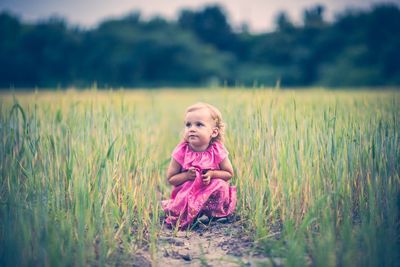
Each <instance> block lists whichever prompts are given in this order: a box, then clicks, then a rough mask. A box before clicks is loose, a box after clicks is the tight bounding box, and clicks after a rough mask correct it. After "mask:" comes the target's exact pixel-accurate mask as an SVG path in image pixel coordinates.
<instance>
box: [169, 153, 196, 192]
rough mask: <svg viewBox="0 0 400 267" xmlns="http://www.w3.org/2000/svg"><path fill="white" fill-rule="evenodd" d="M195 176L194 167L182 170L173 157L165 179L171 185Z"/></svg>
mask: <svg viewBox="0 0 400 267" xmlns="http://www.w3.org/2000/svg"><path fill="white" fill-rule="evenodd" d="M195 178H196V169H195V168H194V167H191V168H190V169H189V170H188V171H185V172H182V166H181V165H180V164H179V163H178V162H177V161H176V160H175V159H174V158H172V159H171V162H170V163H169V166H168V170H167V179H168V182H169V183H170V184H171V185H175V186H177V185H180V184H182V183H184V182H186V181H188V180H194V179H195Z"/></svg>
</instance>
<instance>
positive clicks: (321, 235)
mask: <svg viewBox="0 0 400 267" xmlns="http://www.w3.org/2000/svg"><path fill="white" fill-rule="evenodd" d="M197 101H206V102H209V103H211V104H213V105H215V106H217V107H219V108H220V110H221V112H222V114H223V116H224V119H225V121H226V124H227V130H226V143H225V145H226V147H227V148H228V150H229V151H230V157H231V160H232V163H233V165H234V169H235V177H234V178H233V179H232V183H233V184H234V185H236V186H237V188H238V205H237V213H238V214H240V215H241V216H242V218H245V219H246V220H247V222H248V223H247V226H248V227H249V230H251V232H252V233H253V234H254V238H255V240H256V242H257V243H258V244H259V245H260V246H261V247H262V248H263V249H264V250H265V253H267V254H268V255H271V256H274V257H283V258H284V259H285V262H286V265H288V266H299V265H306V264H310V263H312V264H314V265H316V266H395V265H397V264H398V262H399V261H400V255H399V251H400V244H399V242H400V241H399V221H400V214H399V210H400V193H399V192H400V175H399V173H400V145H399V144H400V136H399V129H400V127H399V115H400V108H399V106H400V93H399V92H398V91H381V92H378V91H350V92H345V91H325V90H315V89H314V90H301V91H279V90H253V89H252V90H250V89H249V90H245V89H243V90H239V89H236V90H228V89H218V90H217V89H214V90H212V89H204V90H192V91H191V90H162V91H104V92H100V91H96V90H89V91H83V92H76V91H66V92H35V93H2V94H1V95H0V105H1V106H0V155H1V163H0V168H1V180H0V265H1V266H71V265H75V266H82V265H88V264H89V265H107V264H112V265H114V264H116V263H118V262H119V261H121V260H123V258H124V257H127V255H129V254H130V253H135V251H136V250H137V249H138V248H139V247H141V246H143V245H146V244H147V245H149V246H150V251H151V252H152V254H153V255H155V252H156V249H157V248H156V246H155V240H156V238H157V232H158V231H159V228H160V224H159V216H160V214H161V209H160V206H159V200H161V199H165V198H168V196H169V192H170V190H171V187H170V186H169V185H168V184H167V183H166V178H165V170H166V167H167V165H168V162H169V158H170V153H171V151H172V150H173V148H174V147H175V145H176V144H177V143H178V142H179V140H180V134H181V131H182V128H183V127H182V126H183V115H184V114H183V113H184V110H185V108H186V107H187V106H188V105H190V104H192V103H194V102H197ZM276 225H279V227H278V229H279V231H281V233H280V234H279V236H280V238H279V240H277V239H276V238H275V236H276V235H275V233H274V232H276V231H277V227H276Z"/></svg>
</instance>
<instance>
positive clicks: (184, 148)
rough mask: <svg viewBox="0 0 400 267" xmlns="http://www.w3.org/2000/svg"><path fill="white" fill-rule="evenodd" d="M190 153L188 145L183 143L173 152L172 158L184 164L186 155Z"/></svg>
mask: <svg viewBox="0 0 400 267" xmlns="http://www.w3.org/2000/svg"><path fill="white" fill-rule="evenodd" d="M187 152H188V143H187V142H181V143H179V144H178V145H177V146H176V147H175V148H174V150H173V151H172V154H171V156H172V157H173V158H174V159H175V160H176V161H177V162H178V163H179V164H181V165H182V164H183V161H184V158H185V154H186V153H187Z"/></svg>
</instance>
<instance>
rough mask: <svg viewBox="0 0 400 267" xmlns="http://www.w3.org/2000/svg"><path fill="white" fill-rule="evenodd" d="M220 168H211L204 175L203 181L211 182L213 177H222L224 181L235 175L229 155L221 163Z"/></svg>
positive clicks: (205, 182)
mask: <svg viewBox="0 0 400 267" xmlns="http://www.w3.org/2000/svg"><path fill="white" fill-rule="evenodd" d="M219 168H220V170H210V171H208V172H207V173H206V174H203V175H202V178H203V183H204V184H209V183H210V180H211V179H215V178H218V179H222V180H224V181H229V180H230V179H231V178H232V177H233V167H232V163H231V161H230V160H229V158H228V157H226V158H225V159H224V160H223V161H222V162H221V163H220V164H219Z"/></svg>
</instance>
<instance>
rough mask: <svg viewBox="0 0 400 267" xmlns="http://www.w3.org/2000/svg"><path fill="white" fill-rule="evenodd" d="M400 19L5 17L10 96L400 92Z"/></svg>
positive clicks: (206, 13) (188, 13)
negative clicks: (101, 90) (24, 91)
mask: <svg viewBox="0 0 400 267" xmlns="http://www.w3.org/2000/svg"><path fill="white" fill-rule="evenodd" d="M399 29H400V10H399V7H398V6H396V5H393V4H392V5H391V4H385V5H377V6H375V7H374V8H373V9H372V10H369V11H357V10H347V11H344V12H343V13H342V14H339V15H338V16H337V18H336V19H335V21H333V22H331V23H328V22H326V21H325V20H324V7H323V6H319V5H318V6H314V7H311V8H310V9H307V10H305V11H304V12H303V23H302V25H295V24H294V23H293V22H292V21H291V19H290V18H289V16H288V15H287V14H286V13H285V12H282V13H280V14H278V16H277V17H276V30H275V31H273V32H269V33H261V34H255V33H251V32H249V31H248V30H246V27H243V28H242V29H241V30H240V31H239V30H234V29H233V28H232V26H231V25H230V24H229V23H228V19H227V15H226V13H225V12H224V10H223V9H222V8H221V7H219V6H207V7H204V8H203V9H201V10H182V11H181V13H180V15H179V17H178V19H177V20H176V21H167V20H165V19H164V18H162V17H155V18H152V19H150V20H143V19H141V16H140V13H138V12H136V13H132V14H130V15H129V16H126V17H123V18H120V19H113V20H107V21H104V22H102V23H101V24H99V25H98V27H97V28H95V29H91V30H82V29H79V28H72V27H69V26H68V25H67V23H66V22H65V20H63V19H60V18H51V19H48V20H46V21H42V22H38V23H35V24H28V23H23V22H21V20H20V19H19V18H18V17H16V16H13V15H11V14H9V13H5V12H3V13H1V14H0V87H1V88H10V87H11V88H21V87H36V86H37V87H49V88H54V87H61V88H64V87H68V86H77V87H86V86H90V85H92V84H94V83H95V84H97V86H99V87H142V86H146V87H153V86H204V85H210V84H213V85H217V84H218V85H227V86H235V85H245V86H275V85H276V84H281V85H282V86H310V85H324V86H333V87H334V86H378V85H389V86H390V85H400V34H399V33H400V32H399Z"/></svg>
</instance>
